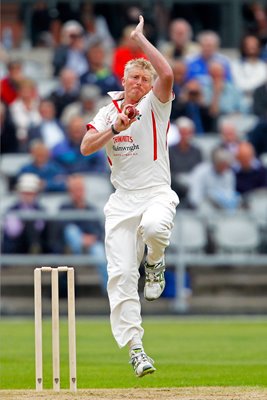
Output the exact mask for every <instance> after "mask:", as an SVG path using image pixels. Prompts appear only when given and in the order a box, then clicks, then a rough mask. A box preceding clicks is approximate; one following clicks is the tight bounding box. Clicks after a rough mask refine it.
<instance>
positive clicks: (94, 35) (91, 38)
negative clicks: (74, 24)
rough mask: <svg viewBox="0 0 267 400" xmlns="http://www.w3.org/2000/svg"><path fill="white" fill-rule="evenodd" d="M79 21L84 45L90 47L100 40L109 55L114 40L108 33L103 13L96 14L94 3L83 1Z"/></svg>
mask: <svg viewBox="0 0 267 400" xmlns="http://www.w3.org/2000/svg"><path fill="white" fill-rule="evenodd" d="M81 22H82V24H83V27H84V36H85V46H86V48H88V47H91V45H92V44H93V43H95V42H96V41H99V40H101V42H102V43H103V46H104V52H105V53H106V54H107V55H108V56H109V55H110V54H109V53H110V52H112V51H113V48H114V46H115V41H114V39H113V37H112V35H111V33H110V30H109V27H108V24H107V21H106V19H105V17H104V16H103V15H96V14H95V12H94V5H93V4H92V3H91V2H84V3H83V4H82V5H81Z"/></svg>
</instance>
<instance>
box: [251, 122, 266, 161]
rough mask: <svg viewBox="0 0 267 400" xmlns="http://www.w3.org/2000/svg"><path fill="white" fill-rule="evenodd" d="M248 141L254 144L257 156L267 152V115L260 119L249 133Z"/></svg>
mask: <svg viewBox="0 0 267 400" xmlns="http://www.w3.org/2000/svg"><path fill="white" fill-rule="evenodd" d="M247 138H248V141H249V142H250V143H251V144H252V145H253V147H254V149H255V151H256V154H257V156H258V157H259V156H260V155H262V154H263V153H267V117H266V118H264V119H262V120H261V121H259V122H258V123H257V124H256V126H255V127H254V128H253V129H252V130H250V131H249V132H248V133H247Z"/></svg>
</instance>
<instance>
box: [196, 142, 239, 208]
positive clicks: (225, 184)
mask: <svg viewBox="0 0 267 400" xmlns="http://www.w3.org/2000/svg"><path fill="white" fill-rule="evenodd" d="M231 164H232V155H231V153H230V152H229V151H227V150H225V149H222V148H216V149H214V150H213V152H212V160H211V161H208V162H206V161H205V162H203V163H201V164H199V165H197V166H196V167H195V168H194V170H193V171H192V174H191V177H190V180H189V190H188V201H189V204H190V206H191V207H193V208H200V207H201V206H202V205H203V204H205V203H208V204H210V205H212V206H214V207H216V208H220V209H224V210H234V209H236V208H237V207H238V206H239V204H240V197H239V195H238V193H237V192H236V189H235V187H236V183H235V174H234V173H233V171H232V169H231Z"/></svg>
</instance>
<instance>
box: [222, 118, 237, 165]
mask: <svg viewBox="0 0 267 400" xmlns="http://www.w3.org/2000/svg"><path fill="white" fill-rule="evenodd" d="M218 128H219V129H218V130H219V134H220V140H221V141H220V143H219V146H220V147H222V148H224V149H226V150H228V151H229V152H230V153H231V154H232V155H233V162H234V158H235V156H236V153H237V150H238V148H239V144H240V139H239V136H238V132H237V126H236V124H235V123H234V122H233V121H232V120H231V118H227V117H225V118H223V119H221V120H220V121H219V123H218Z"/></svg>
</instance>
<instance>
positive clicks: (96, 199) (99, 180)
mask: <svg viewBox="0 0 267 400" xmlns="http://www.w3.org/2000/svg"><path fill="white" fill-rule="evenodd" d="M83 176H84V179H85V186H86V198H87V200H88V203H89V204H91V205H92V206H94V207H96V208H97V209H101V210H103V208H104V206H105V204H106V202H107V201H108V198H109V196H110V194H111V193H112V191H113V190H112V186H111V183H110V181H109V177H108V176H106V175H100V174H84V175H83Z"/></svg>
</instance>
